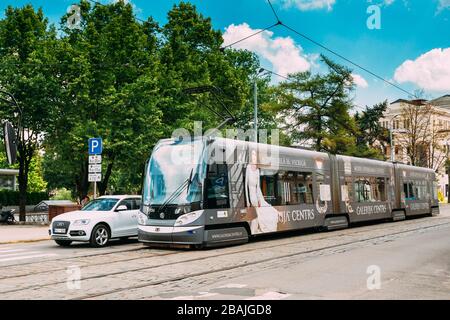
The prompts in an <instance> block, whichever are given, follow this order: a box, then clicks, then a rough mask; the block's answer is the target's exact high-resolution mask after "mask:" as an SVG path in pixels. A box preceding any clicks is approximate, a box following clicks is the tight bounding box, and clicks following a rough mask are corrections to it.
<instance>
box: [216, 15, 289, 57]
mask: <svg viewBox="0 0 450 320" xmlns="http://www.w3.org/2000/svg"><path fill="white" fill-rule="evenodd" d="M280 24H281V23H280V22H279V21H278V22H277V23H274V24H272V25H271V26H268V27H267V28H264V29H260V30H258V31H257V32H255V33H252V34H251V35H248V36H246V37H244V38H242V39H239V40H237V41H235V42H233V43H230V44H227V45H226V46H223V47H221V48H220V49H221V50H224V49H226V48H229V47H232V46H234V45H236V44H238V43H240V42H242V41H245V40H247V39H250V38H252V37H254V36H256V35H258V34H260V33H262V32H264V31H267V30H270V29H272V28H274V27H276V26H278V25H280Z"/></svg>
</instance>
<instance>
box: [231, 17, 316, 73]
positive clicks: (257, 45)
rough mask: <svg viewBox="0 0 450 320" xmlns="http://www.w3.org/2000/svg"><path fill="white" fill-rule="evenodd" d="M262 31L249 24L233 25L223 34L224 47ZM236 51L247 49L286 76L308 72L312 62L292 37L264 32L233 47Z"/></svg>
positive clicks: (275, 70)
mask: <svg viewBox="0 0 450 320" xmlns="http://www.w3.org/2000/svg"><path fill="white" fill-rule="evenodd" d="M259 30H260V29H252V28H251V27H250V26H249V25H248V24H247V23H242V24H239V25H234V24H231V25H229V26H228V27H227V28H225V33H224V34H223V39H224V46H226V45H228V44H231V43H233V42H235V41H237V40H240V39H242V38H245V37H247V36H249V35H251V34H253V33H255V32H258V31H259ZM233 48H236V49H247V50H249V51H253V52H255V53H256V54H258V55H259V56H260V57H261V58H263V59H265V60H267V61H269V62H270V63H271V64H272V67H273V71H274V72H276V73H279V74H281V75H283V76H286V75H287V74H289V73H294V72H302V71H307V70H309V69H310V68H311V62H310V61H308V57H307V56H306V55H305V54H304V53H303V49H302V48H301V47H300V46H298V45H296V44H295V42H294V40H293V39H292V38H291V37H274V35H273V32H271V31H263V32H261V33H259V34H258V35H256V36H254V37H251V38H249V39H247V40H245V41H242V42H239V43H237V44H235V45H233Z"/></svg>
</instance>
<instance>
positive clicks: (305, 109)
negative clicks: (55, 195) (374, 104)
mask: <svg viewBox="0 0 450 320" xmlns="http://www.w3.org/2000/svg"><path fill="white" fill-rule="evenodd" d="M322 61H323V62H324V64H325V65H326V66H327V67H328V73H326V74H315V75H313V74H312V73H311V72H309V71H307V72H300V73H295V74H291V75H289V78H290V80H289V81H285V82H282V83H281V84H280V85H279V87H278V97H277V101H276V102H275V103H274V107H275V108H274V109H275V110H276V111H279V112H281V114H282V115H283V117H284V119H285V120H286V121H285V123H284V125H283V129H284V130H285V131H286V132H287V134H288V135H289V136H290V138H291V139H292V141H294V142H296V143H299V144H303V145H311V146H312V148H314V149H315V150H317V151H328V152H331V153H347V151H348V146H350V145H352V143H353V144H354V133H355V131H356V126H355V123H354V121H353V119H352V117H351V116H350V114H349V111H350V109H351V108H352V102H351V99H350V98H349V95H348V93H349V92H350V91H351V90H352V89H353V88H354V84H353V79H352V76H351V71H350V70H349V69H347V68H345V67H343V66H340V65H338V64H336V63H334V62H333V61H331V60H330V59H328V58H326V57H324V56H322Z"/></svg>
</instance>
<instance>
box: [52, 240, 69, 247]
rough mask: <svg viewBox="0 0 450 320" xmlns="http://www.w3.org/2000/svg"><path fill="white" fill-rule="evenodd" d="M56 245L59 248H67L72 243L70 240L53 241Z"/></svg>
mask: <svg viewBox="0 0 450 320" xmlns="http://www.w3.org/2000/svg"><path fill="white" fill-rule="evenodd" d="M55 242H56V244H57V245H60V246H61V247H68V246H70V244H71V243H72V241H70V240H55Z"/></svg>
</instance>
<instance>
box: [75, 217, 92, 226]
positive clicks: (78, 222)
mask: <svg viewBox="0 0 450 320" xmlns="http://www.w3.org/2000/svg"><path fill="white" fill-rule="evenodd" d="M89 222H91V220H89V219H81V220H75V221H74V223H73V225H74V226H85V225H87V224H89Z"/></svg>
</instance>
